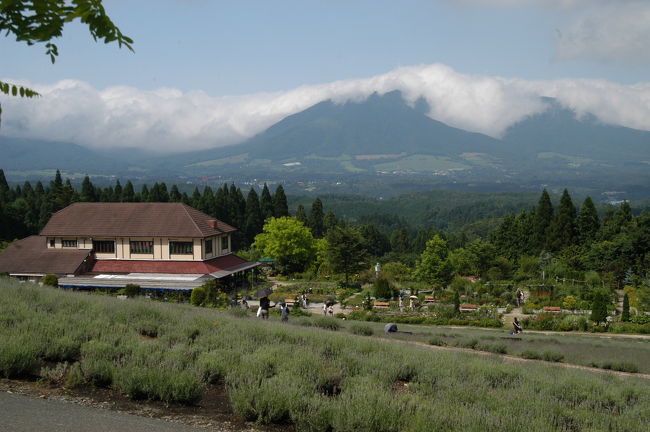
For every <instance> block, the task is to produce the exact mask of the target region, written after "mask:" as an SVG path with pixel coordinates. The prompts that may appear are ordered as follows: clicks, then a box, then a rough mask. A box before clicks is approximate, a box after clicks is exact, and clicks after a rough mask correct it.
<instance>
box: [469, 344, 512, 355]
mask: <svg viewBox="0 0 650 432" xmlns="http://www.w3.org/2000/svg"><path fill="white" fill-rule="evenodd" d="M476 349H477V350H479V351H487V352H491V353H495V354H507V353H508V347H507V346H506V344H503V343H496V344H490V343H485V342H481V343H479V344H478V345H476Z"/></svg>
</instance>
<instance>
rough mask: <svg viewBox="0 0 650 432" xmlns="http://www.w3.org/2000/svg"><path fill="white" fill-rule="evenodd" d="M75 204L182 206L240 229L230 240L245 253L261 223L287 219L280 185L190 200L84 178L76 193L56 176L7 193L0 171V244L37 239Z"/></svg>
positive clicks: (208, 191)
mask: <svg viewBox="0 0 650 432" xmlns="http://www.w3.org/2000/svg"><path fill="white" fill-rule="evenodd" d="M75 202H181V203H185V204H187V205H189V206H192V207H194V208H196V209H198V210H200V211H202V212H204V213H206V214H208V215H210V216H213V217H215V218H217V219H219V220H221V221H223V222H225V223H227V224H230V225H232V226H234V227H236V228H237V229H238V231H237V232H236V233H235V235H234V237H235V238H234V242H235V247H247V246H248V245H249V244H250V243H251V242H252V241H253V239H254V238H255V236H256V235H257V234H259V233H260V232H262V226H263V224H264V220H266V219H268V218H269V217H282V216H288V215H289V207H288V204H287V197H286V195H285V193H284V188H283V187H282V185H278V186H277V187H276V188H275V191H274V192H273V193H271V190H270V189H269V187H268V186H267V185H266V183H265V184H264V187H263V188H262V191H261V193H260V194H258V193H257V191H256V190H255V188H253V187H251V188H250V190H249V191H248V193H247V194H246V195H244V193H243V192H242V190H241V189H240V188H239V187H237V186H235V185H234V184H230V185H228V184H224V185H223V186H221V187H218V188H216V190H213V189H212V188H211V187H210V186H205V187H203V189H202V190H201V189H199V187H198V186H197V187H195V188H194V191H193V193H192V194H191V195H188V194H187V193H186V192H180V190H179V188H178V186H177V185H175V184H174V185H172V186H171V187H170V188H168V187H167V185H166V184H165V183H164V182H161V183H154V185H153V186H151V187H149V186H147V185H146V184H145V185H142V186H141V187H140V189H139V190H137V191H136V188H135V187H134V185H133V183H132V182H131V181H130V180H129V181H127V182H126V184H125V185H124V186H122V184H121V183H120V181H119V180H117V181H116V183H115V185H114V186H112V185H110V186H106V187H101V186H97V185H94V184H93V183H92V182H91V180H90V178H89V177H88V176H86V177H85V178H84V180H83V182H82V183H81V186H80V188H78V189H77V188H75V187H74V186H73V185H72V183H71V182H70V179H66V180H65V181H64V180H63V178H62V176H61V173H60V172H59V171H58V170H57V172H56V175H55V177H54V179H53V180H52V181H50V182H49V184H46V185H44V184H43V183H42V182H41V181H37V182H36V183H35V184H34V185H32V184H31V183H30V182H29V181H26V182H25V183H24V184H23V185H22V186H21V185H17V186H15V187H13V188H11V187H9V184H8V183H7V180H6V178H5V175H4V172H3V170H2V169H0V241H11V240H15V239H19V238H23V237H26V236H28V235H32V234H37V233H38V232H40V230H41V229H42V228H43V227H44V226H45V224H46V223H47V221H48V220H49V219H50V217H51V216H52V214H53V213H55V212H57V211H59V210H61V209H62V208H64V207H67V206H68V205H70V204H72V203H75Z"/></svg>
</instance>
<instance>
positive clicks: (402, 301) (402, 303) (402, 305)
mask: <svg viewBox="0 0 650 432" xmlns="http://www.w3.org/2000/svg"><path fill="white" fill-rule="evenodd" d="M399 312H400V313H402V312H404V300H403V299H402V296H399Z"/></svg>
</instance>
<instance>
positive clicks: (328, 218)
mask: <svg viewBox="0 0 650 432" xmlns="http://www.w3.org/2000/svg"><path fill="white" fill-rule="evenodd" d="M336 225H338V221H337V220H336V215H335V214H334V212H333V211H332V210H330V211H328V212H327V214H326V215H325V218H324V219H323V229H324V230H325V234H327V232H328V231H329V230H331V229H332V228H334V227H335V226H336Z"/></svg>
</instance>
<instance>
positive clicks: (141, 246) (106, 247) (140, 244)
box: [50, 237, 228, 255]
mask: <svg viewBox="0 0 650 432" xmlns="http://www.w3.org/2000/svg"><path fill="white" fill-rule="evenodd" d="M54 245H55V242H54V239H50V247H54ZM61 245H62V246H63V247H64V248H76V247H77V240H62V241H61ZM129 248H130V249H131V253H132V254H144V255H151V254H153V241H150V240H144V241H142V240H138V241H131V242H129ZM93 249H94V250H95V252H98V253H115V241H113V240H93ZM221 249H222V250H226V249H228V237H221ZM169 253H170V254H172V255H192V254H193V253H194V243H193V242H191V241H189V242H183V241H170V242H169ZM205 253H206V254H211V253H212V240H206V241H205Z"/></svg>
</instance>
